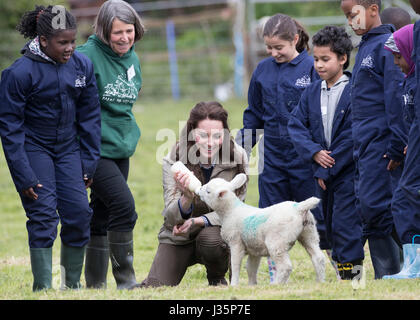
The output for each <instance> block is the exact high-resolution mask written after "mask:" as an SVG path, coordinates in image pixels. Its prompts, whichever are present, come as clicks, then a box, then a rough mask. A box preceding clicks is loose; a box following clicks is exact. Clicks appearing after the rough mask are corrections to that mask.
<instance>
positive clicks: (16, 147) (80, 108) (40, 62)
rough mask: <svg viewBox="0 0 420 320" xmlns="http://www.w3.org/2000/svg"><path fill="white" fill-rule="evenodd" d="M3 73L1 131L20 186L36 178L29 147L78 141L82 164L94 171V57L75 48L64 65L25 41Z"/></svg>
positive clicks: (54, 149)
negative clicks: (44, 57) (30, 47)
mask: <svg viewBox="0 0 420 320" xmlns="http://www.w3.org/2000/svg"><path fill="white" fill-rule="evenodd" d="M22 53H23V54H24V56H23V57H21V58H19V59H18V60H16V61H15V62H14V63H13V64H12V65H11V66H10V67H9V68H7V69H5V70H4V71H3V72H2V76H1V82H0V135H1V139H2V144H3V150H4V153H5V156H6V160H7V163H8V166H9V169H10V172H11V175H12V178H13V181H14V183H15V186H16V189H17V190H18V191H22V190H24V189H28V188H29V187H32V186H35V185H36V184H37V182H38V180H37V177H36V173H35V172H33V170H32V168H31V167H30V165H29V162H28V155H27V152H26V151H27V150H37V149H42V150H44V151H47V152H48V153H50V154H51V156H57V151H58V150H63V149H66V146H70V145H72V144H74V141H75V140H78V144H79V147H80V154H81V159H82V169H83V173H84V175H85V176H86V177H88V178H90V177H92V176H93V174H94V172H95V169H96V163H97V161H98V159H99V149H100V138H101V132H100V104H99V98H98V92H97V87H96V80H95V76H94V71H93V65H92V63H91V61H90V60H89V59H88V58H87V57H86V56H84V55H83V54H81V53H78V52H75V53H74V54H73V56H72V58H71V59H70V60H69V62H67V63H66V64H59V63H52V62H48V61H46V60H44V59H42V58H41V57H39V56H37V55H34V54H32V53H31V52H30V50H29V49H28V47H27V46H26V47H25V48H24V49H23V50H22Z"/></svg>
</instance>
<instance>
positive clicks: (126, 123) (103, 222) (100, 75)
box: [77, 0, 144, 289]
mask: <svg viewBox="0 0 420 320" xmlns="http://www.w3.org/2000/svg"><path fill="white" fill-rule="evenodd" d="M94 27H95V34H94V35H92V36H90V37H89V39H88V40H87V42H86V43H85V44H83V45H82V46H80V47H78V48H77V50H78V51H79V52H82V53H84V54H86V55H87V56H88V57H89V58H90V60H92V62H93V65H94V69H95V76H96V82H97V85H98V91H99V98H100V102H101V119H102V121H101V125H102V130H101V133H102V141H101V143H102V144H101V159H100V161H99V163H98V167H97V169H96V172H95V175H94V177H93V184H92V186H91V190H92V192H91V199H90V200H91V201H90V206H91V207H92V209H93V217H92V221H91V231H90V233H91V238H90V242H89V244H88V246H87V249H86V262H85V278H86V286H87V287H88V288H101V287H106V276H107V270H108V262H109V258H110V257H111V263H112V272H113V274H114V277H115V280H116V283H117V288H119V289H132V288H135V287H137V286H138V283H137V281H136V277H135V273H134V268H133V229H134V226H135V224H136V220H137V213H136V210H135V204H134V199H133V196H132V194H131V191H130V189H129V187H128V185H127V177H128V171H129V158H130V157H131V156H132V155H133V154H134V151H135V149H136V146H137V142H138V140H139V138H140V130H139V127H138V126H137V124H136V120H135V118H134V115H133V113H132V107H133V104H134V102H135V101H136V99H137V96H138V93H139V90H140V88H141V83H142V79H141V70H140V62H139V59H138V57H137V55H136V53H135V51H134V43H135V42H136V41H138V40H140V39H141V38H142V37H143V34H144V27H143V25H142V22H141V19H140V17H139V16H138V14H137V13H136V11H135V10H134V9H133V8H132V7H131V6H130V5H129V4H127V3H126V2H124V1H120V0H109V1H107V2H105V3H104V4H103V5H102V7H101V8H100V10H99V13H98V16H97V17H96V21H95V26H94Z"/></svg>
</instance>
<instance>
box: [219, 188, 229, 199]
mask: <svg viewBox="0 0 420 320" xmlns="http://www.w3.org/2000/svg"><path fill="white" fill-rule="evenodd" d="M227 192H228V191H227V190H226V189H221V190H219V191H218V192H217V197H218V198H219V199H222V198H223V197H224V196H225V195H226V193H227Z"/></svg>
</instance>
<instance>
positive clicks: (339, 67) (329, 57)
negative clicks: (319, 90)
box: [313, 46, 347, 87]
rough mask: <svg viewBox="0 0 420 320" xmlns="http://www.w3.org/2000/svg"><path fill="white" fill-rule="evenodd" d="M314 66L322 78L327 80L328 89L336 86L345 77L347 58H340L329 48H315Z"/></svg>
mask: <svg viewBox="0 0 420 320" xmlns="http://www.w3.org/2000/svg"><path fill="white" fill-rule="evenodd" d="M313 50H314V66H315V70H316V71H317V72H318V74H319V76H320V78H321V79H322V80H325V81H326V82H327V84H328V87H331V86H332V85H334V83H336V82H337V80H338V79H340V77H341V76H342V75H343V66H344V64H345V63H346V61H347V56H346V55H344V56H340V57H339V56H338V55H337V54H336V53H335V52H333V51H331V48H330V47H329V46H325V47H324V46H322V47H321V46H314V49H313Z"/></svg>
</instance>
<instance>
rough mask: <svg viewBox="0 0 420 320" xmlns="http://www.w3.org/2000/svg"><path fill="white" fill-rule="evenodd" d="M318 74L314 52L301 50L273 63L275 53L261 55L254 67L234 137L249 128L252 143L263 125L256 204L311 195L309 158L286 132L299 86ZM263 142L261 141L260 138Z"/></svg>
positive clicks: (243, 137) (241, 137)
mask: <svg viewBox="0 0 420 320" xmlns="http://www.w3.org/2000/svg"><path fill="white" fill-rule="evenodd" d="M317 79H319V76H318V74H317V73H316V71H315V69H314V61H313V58H312V57H310V56H309V55H308V53H307V52H306V51H305V50H304V51H303V52H301V53H300V54H299V55H298V56H297V57H296V58H295V59H293V60H292V61H291V62H289V63H277V62H276V61H275V59H274V58H273V57H268V58H266V59H264V60H262V61H261V62H260V63H259V64H258V66H257V68H256V69H255V71H254V73H253V75H252V78H251V82H250V85H249V89H248V107H247V109H246V110H245V112H244V115H243V125H244V127H243V128H242V129H241V131H240V132H239V133H238V137H237V140H238V142H239V143H240V144H242V145H243V146H244V147H245V149H247V150H248V151H249V148H247V146H245V145H244V144H243V141H246V140H248V139H247V137H246V135H248V133H249V131H251V132H252V146H254V145H255V144H256V142H257V137H256V129H264V138H263V143H264V149H263V151H264V157H263V159H264V163H263V165H264V167H263V170H262V172H260V174H259V177H258V189H259V194H260V199H259V207H260V208H265V207H268V206H271V205H273V204H276V203H279V202H282V201H287V200H294V201H303V200H305V199H307V198H309V197H311V196H314V195H315V182H314V179H313V176H312V168H311V166H310V164H308V163H305V162H304V161H303V160H302V158H300V157H299V155H298V154H297V153H296V151H295V148H294V146H293V144H292V142H291V139H290V136H289V133H288V132H287V122H288V121H289V117H290V112H291V111H292V110H293V109H294V108H295V107H296V105H297V104H298V102H299V99H300V96H301V94H302V92H303V90H304V89H305V88H306V87H307V86H308V85H309V84H310V83H311V82H312V81H313V80H317ZM260 143H261V142H260ZM312 212H313V214H314V216H315V218H316V220H317V222H318V231H319V233H320V236H321V248H323V249H326V248H329V246H328V244H327V243H324V241H323V239H324V238H325V237H324V236H323V235H324V233H325V227H324V225H323V217H322V214H321V212H320V208H316V209H314V210H312Z"/></svg>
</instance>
